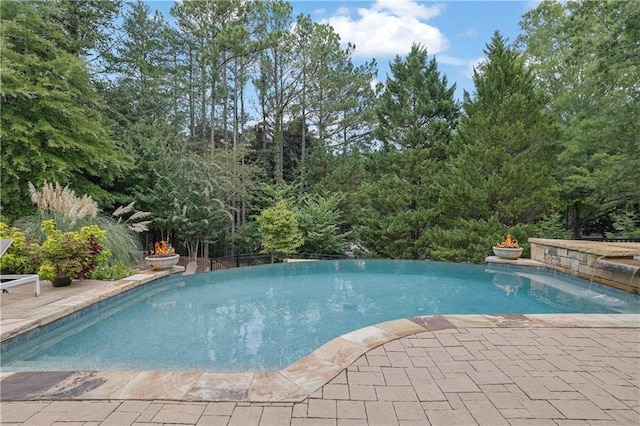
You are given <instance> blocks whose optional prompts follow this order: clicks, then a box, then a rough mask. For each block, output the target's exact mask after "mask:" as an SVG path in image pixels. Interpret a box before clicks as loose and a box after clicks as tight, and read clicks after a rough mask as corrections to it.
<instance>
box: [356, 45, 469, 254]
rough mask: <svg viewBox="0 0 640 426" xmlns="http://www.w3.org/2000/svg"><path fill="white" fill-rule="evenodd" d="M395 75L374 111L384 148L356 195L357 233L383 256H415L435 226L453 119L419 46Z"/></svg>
mask: <svg viewBox="0 0 640 426" xmlns="http://www.w3.org/2000/svg"><path fill="white" fill-rule="evenodd" d="M391 71H392V73H393V75H392V77H389V78H387V82H386V87H385V89H384V92H383V93H382V96H381V98H380V102H379V103H378V105H377V107H376V114H377V116H378V120H379V127H378V128H377V129H376V131H375V134H376V136H377V138H378V140H379V141H380V142H381V143H382V149H381V150H380V151H378V152H376V153H374V154H372V155H371V156H370V157H369V159H368V160H367V165H366V169H367V170H368V175H367V179H366V180H365V182H364V184H363V185H362V187H361V189H360V191H359V193H358V195H357V197H358V199H359V200H360V202H361V203H362V204H361V205H362V206H363V207H362V208H363V210H362V212H361V213H360V214H359V217H358V225H357V227H356V230H355V232H356V235H357V236H358V237H359V239H360V240H361V241H362V243H363V244H364V246H365V247H366V248H367V249H369V250H372V251H374V252H375V253H376V254H378V255H380V256H387V257H402V258H419V257H422V255H423V253H421V251H420V250H419V249H418V247H417V246H416V243H417V242H418V241H419V239H420V238H421V236H422V234H423V232H424V231H425V230H426V229H427V228H428V227H429V226H430V224H432V222H433V220H434V211H433V209H432V206H433V204H434V203H435V198H434V194H435V187H434V178H435V176H436V175H437V174H438V173H439V171H440V170H441V167H442V165H443V160H444V159H445V158H446V152H447V147H448V145H449V143H450V141H451V138H452V134H453V129H454V128H455V126H456V122H457V118H458V114H459V111H458V108H459V107H458V105H457V103H456V102H455V100H454V98H453V93H454V91H455V85H452V86H450V87H447V79H446V77H443V76H441V75H440V72H439V71H438V65H437V62H436V60H435V58H433V59H431V60H430V61H429V60H428V56H427V51H426V49H424V48H421V47H419V46H417V45H414V46H413V47H412V48H411V51H410V52H409V54H408V56H407V57H406V58H405V59H401V58H400V57H397V58H396V59H395V61H394V63H393V64H391Z"/></svg>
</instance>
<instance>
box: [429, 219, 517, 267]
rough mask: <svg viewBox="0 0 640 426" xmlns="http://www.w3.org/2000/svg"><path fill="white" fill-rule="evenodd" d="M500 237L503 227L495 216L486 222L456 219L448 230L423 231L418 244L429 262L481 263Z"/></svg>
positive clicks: (439, 228)
mask: <svg viewBox="0 0 640 426" xmlns="http://www.w3.org/2000/svg"><path fill="white" fill-rule="evenodd" d="M504 234H505V226H504V225H502V224H501V223H500V221H499V220H498V219H497V217H495V216H494V217H491V218H489V219H488V220H485V219H463V218H458V219H456V220H454V221H453V223H452V225H451V226H450V227H449V228H448V229H445V228H443V227H440V226H435V227H432V228H429V229H427V230H426V231H425V232H424V235H423V237H422V239H421V241H420V242H421V248H422V249H423V250H424V253H425V255H426V256H427V257H428V258H429V259H432V260H443V261H449V262H472V263H482V262H484V259H485V257H487V256H488V255H489V254H491V247H492V246H493V245H495V243H496V241H499V240H501V239H502V238H503V236H504Z"/></svg>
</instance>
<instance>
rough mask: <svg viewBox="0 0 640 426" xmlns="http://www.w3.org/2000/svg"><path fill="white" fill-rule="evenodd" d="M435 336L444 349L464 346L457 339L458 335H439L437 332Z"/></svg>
mask: <svg viewBox="0 0 640 426" xmlns="http://www.w3.org/2000/svg"><path fill="white" fill-rule="evenodd" d="M433 335H434V336H435V337H436V339H438V342H440V345H442V346H444V347H449V346H462V343H460V341H459V340H458V339H457V338H456V336H457V334H449V333H438V332H435V333H433Z"/></svg>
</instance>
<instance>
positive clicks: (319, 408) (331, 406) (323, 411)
mask: <svg viewBox="0 0 640 426" xmlns="http://www.w3.org/2000/svg"><path fill="white" fill-rule="evenodd" d="M307 416H308V417H313V418H316V417H317V418H325V419H326V418H329V419H335V418H336V417H337V401H336V400H333V399H329V400H325V399H310V400H309V408H308V411H307Z"/></svg>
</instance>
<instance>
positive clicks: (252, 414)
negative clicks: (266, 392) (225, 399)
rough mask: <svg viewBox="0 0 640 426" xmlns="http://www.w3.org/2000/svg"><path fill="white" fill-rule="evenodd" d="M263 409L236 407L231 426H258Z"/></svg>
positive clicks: (230, 421) (230, 422)
mask: <svg viewBox="0 0 640 426" xmlns="http://www.w3.org/2000/svg"><path fill="white" fill-rule="evenodd" d="M262 409H263V407H238V406H237V407H236V408H235V410H233V414H232V415H231V419H229V426H257V425H258V424H259V423H260V417H261V416H262Z"/></svg>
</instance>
